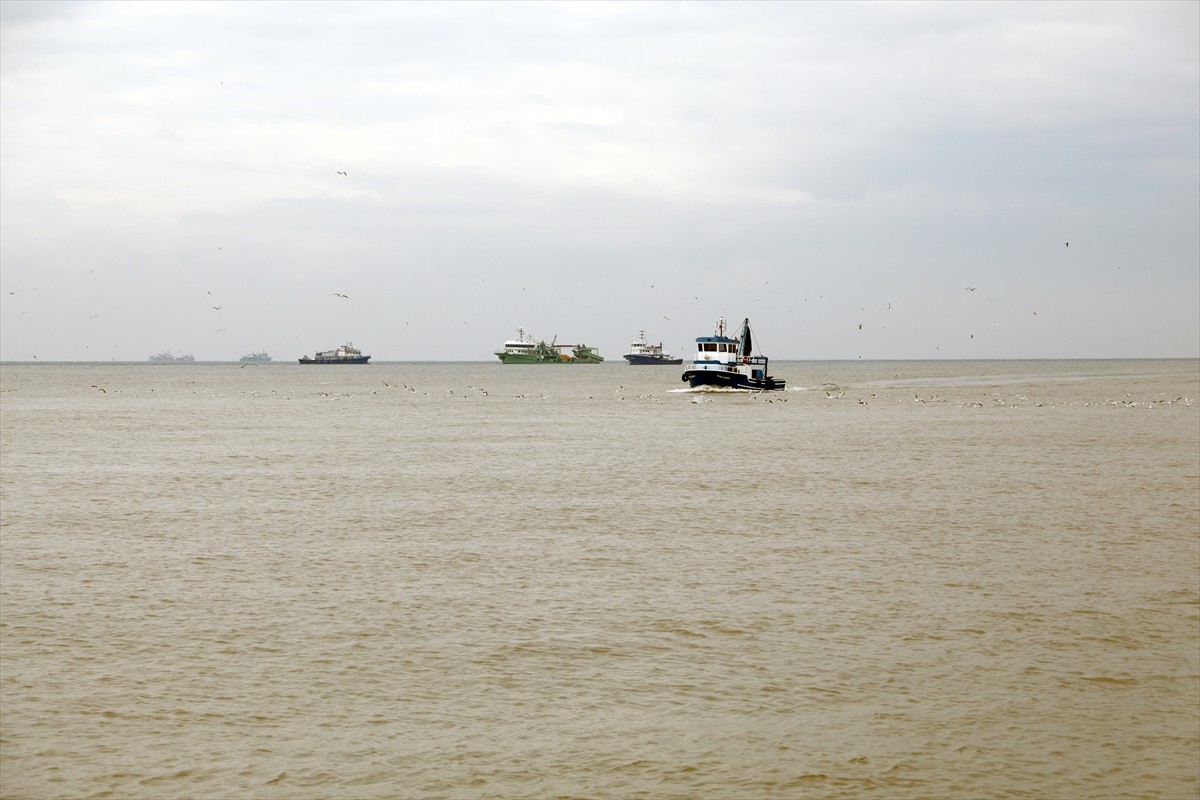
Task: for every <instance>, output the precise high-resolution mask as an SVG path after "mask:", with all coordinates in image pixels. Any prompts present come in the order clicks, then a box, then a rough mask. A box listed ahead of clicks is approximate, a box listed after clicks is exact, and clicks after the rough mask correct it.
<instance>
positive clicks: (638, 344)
mask: <svg viewBox="0 0 1200 800" xmlns="http://www.w3.org/2000/svg"><path fill="white" fill-rule="evenodd" d="M625 360H626V361H628V362H629V363H630V364H632V365H634V366H642V365H648V364H682V363H683V359H682V358H675V357H674V356H672V355H671V354H670V353H664V352H663V346H662V342H659V343H658V344H651V343H650V342H648V341H646V332H645V331H642V332H641V335H640V336H638V338H636V339H634V340H633V341H632V342H630V344H629V352H628V353H626V354H625Z"/></svg>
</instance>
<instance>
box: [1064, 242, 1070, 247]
mask: <svg viewBox="0 0 1200 800" xmlns="http://www.w3.org/2000/svg"><path fill="white" fill-rule="evenodd" d="M1063 244H1065V245H1066V246H1067V247H1070V246H1071V243H1070V242H1064V243H1063Z"/></svg>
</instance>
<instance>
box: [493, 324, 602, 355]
mask: <svg viewBox="0 0 1200 800" xmlns="http://www.w3.org/2000/svg"><path fill="white" fill-rule="evenodd" d="M557 342H558V337H557V336H556V337H554V339H553V340H552V341H550V343H549V344H547V343H546V340H545V339H534V338H533V337H531V336H526V335H525V329H524V328H517V338H515V339H509V340H508V341H507V342H505V343H504V349H503V350H497V351H496V353H495V355H496V356H497V357H498V358H499V359H500V361H501V363H504V364H599V363H600V362H602V361H604V357H603V356H601V355H600V354H599V353H598V352H596V348H594V347H588V346H587V345H586V344H558V343H557ZM564 348H570V350H571V352H570V353H564V352H562V350H563V349H564Z"/></svg>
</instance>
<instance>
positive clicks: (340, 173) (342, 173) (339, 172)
mask: <svg viewBox="0 0 1200 800" xmlns="http://www.w3.org/2000/svg"><path fill="white" fill-rule="evenodd" d="M338 175H348V173H345V172H342V171H341V170H340V169H339V170H338Z"/></svg>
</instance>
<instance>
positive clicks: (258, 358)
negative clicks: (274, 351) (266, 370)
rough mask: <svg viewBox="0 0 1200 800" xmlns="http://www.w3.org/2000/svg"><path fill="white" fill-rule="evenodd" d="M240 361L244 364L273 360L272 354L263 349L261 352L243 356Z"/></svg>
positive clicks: (267, 362) (263, 362)
mask: <svg viewBox="0 0 1200 800" xmlns="http://www.w3.org/2000/svg"><path fill="white" fill-rule="evenodd" d="M238 361H240V362H242V363H243V364H269V363H270V362H271V355H270V354H269V353H268V352H267V351H266V350H263V351H262V352H261V353H251V354H249V355H245V356H242V357H241V358H239V359H238Z"/></svg>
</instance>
